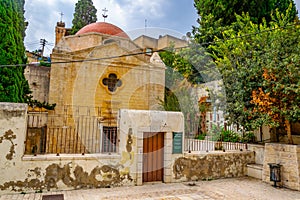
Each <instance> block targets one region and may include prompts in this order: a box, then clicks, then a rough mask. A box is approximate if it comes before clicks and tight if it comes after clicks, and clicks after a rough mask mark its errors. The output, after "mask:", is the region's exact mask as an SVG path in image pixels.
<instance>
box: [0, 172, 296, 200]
mask: <svg viewBox="0 0 300 200" xmlns="http://www.w3.org/2000/svg"><path fill="white" fill-rule="evenodd" d="M50 194H63V195H64V200H99V199H103V200H108V199H109V200H110V199H116V200H118V199H119V200H132V199H133V200H134V199H143V200H198V199H209V200H219V199H230V200H234V199H236V200H270V199H272V200H283V199H284V200H297V199H298V200H300V192H298V191H293V190H289V189H285V188H274V187H272V186H271V185H270V184H268V183H263V182H262V181H260V180H258V179H254V178H248V177H244V178H232V179H219V180H212V181H199V182H194V183H191V182H189V183H171V184H164V183H153V184H150V183H147V184H145V185H143V186H132V187H118V188H101V189H89V190H71V191H61V192H50V193H49V192H45V193H31V194H14V195H2V196H0V200H42V196H43V195H50Z"/></svg>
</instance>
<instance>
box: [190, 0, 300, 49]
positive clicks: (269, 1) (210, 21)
mask: <svg viewBox="0 0 300 200" xmlns="http://www.w3.org/2000/svg"><path fill="white" fill-rule="evenodd" d="M290 3H292V9H291V12H290V13H289V16H288V21H289V22H291V21H293V20H294V19H295V17H296V15H297V10H296V5H295V3H294V1H293V0H230V1H228V0H214V1H211V0H195V4H194V5H195V7H196V9H197V12H198V15H199V19H198V23H199V25H200V26H199V27H194V29H193V33H194V35H195V38H196V39H197V41H198V42H199V43H209V42H212V41H214V39H215V37H216V36H217V37H218V38H222V32H223V31H224V30H226V27H227V26H230V25H231V24H232V23H233V22H235V21H236V18H235V14H238V15H242V14H243V13H248V14H249V16H250V19H251V21H252V22H254V23H261V22H262V21H263V19H265V20H266V22H267V23H269V22H270V21H271V14H272V13H274V12H275V10H276V9H278V10H279V12H281V13H284V12H285V11H286V9H287V8H288V7H289V5H290ZM206 46H208V44H207V45H206Z"/></svg>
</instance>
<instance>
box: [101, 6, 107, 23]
mask: <svg viewBox="0 0 300 200" xmlns="http://www.w3.org/2000/svg"><path fill="white" fill-rule="evenodd" d="M102 11H103V14H102V17H103V19H104V22H105V19H106V18H107V17H108V15H107V14H106V12H108V10H107V9H106V8H104V9H102Z"/></svg>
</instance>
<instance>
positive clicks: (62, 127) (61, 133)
mask: <svg viewBox="0 0 300 200" xmlns="http://www.w3.org/2000/svg"><path fill="white" fill-rule="evenodd" d="M72 109H73V110H72ZM72 109H71V108H69V107H68V106H65V107H64V109H63V113H60V114H55V113H51V114H48V113H47V112H44V113H43V112H34V113H33V112H32V113H28V122H27V135H26V142H25V154H61V153H66V154H78V153H80V154H85V153H101V152H104V151H105V152H116V150H117V146H116V145H117V142H116V141H117V138H116V137H117V132H116V128H115V129H112V131H110V129H107V130H106V132H105V134H104V131H103V130H102V128H103V126H100V122H102V123H103V117H102V116H101V114H102V113H101V109H100V108H88V107H75V108H72ZM95 111H96V112H95ZM113 120H114V118H113V117H110V118H109V121H107V122H105V125H106V127H108V128H110V127H112V128H114V126H113V124H112V123H111V122H112V121H113ZM111 132H112V133H111ZM112 136H113V137H112ZM111 138H113V140H112V141H111ZM104 147H105V148H104Z"/></svg>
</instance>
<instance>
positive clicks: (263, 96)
mask: <svg viewBox="0 0 300 200" xmlns="http://www.w3.org/2000/svg"><path fill="white" fill-rule="evenodd" d="M291 11H292V6H290V7H289V9H288V10H287V12H286V13H285V14H281V13H280V12H278V11H277V12H276V14H275V15H273V16H272V21H271V22H270V23H269V24H267V23H266V21H264V22H263V23H262V24H259V25H258V24H255V23H253V22H252V21H251V17H250V16H249V15H243V16H237V22H235V23H233V24H232V26H231V28H230V29H228V30H227V31H225V32H224V33H223V36H224V37H225V38H227V40H225V41H224V42H219V43H216V44H214V45H210V48H212V49H213V51H215V52H216V54H215V56H216V57H215V59H216V63H217V64H218V67H219V69H220V71H221V73H222V76H223V81H224V83H225V89H226V95H227V113H228V115H229V119H230V120H231V121H233V122H235V123H238V124H242V125H244V126H245V127H246V128H248V129H253V128H257V127H258V126H261V125H262V124H266V125H270V126H271V127H277V126H279V125H280V124H284V125H285V128H286V130H287V133H288V139H289V143H293V141H292V137H291V126H290V124H291V122H296V121H299V120H300V108H299V104H300V97H299V96H300V89H299V88H300V74H299V70H300V42H299V41H300V26H299V25H296V24H292V23H290V22H289V16H290V12H291ZM235 27H240V28H239V29H238V30H236V29H235Z"/></svg>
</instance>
